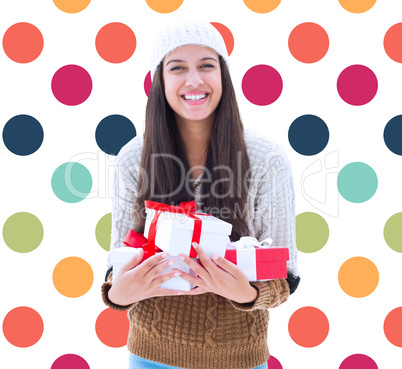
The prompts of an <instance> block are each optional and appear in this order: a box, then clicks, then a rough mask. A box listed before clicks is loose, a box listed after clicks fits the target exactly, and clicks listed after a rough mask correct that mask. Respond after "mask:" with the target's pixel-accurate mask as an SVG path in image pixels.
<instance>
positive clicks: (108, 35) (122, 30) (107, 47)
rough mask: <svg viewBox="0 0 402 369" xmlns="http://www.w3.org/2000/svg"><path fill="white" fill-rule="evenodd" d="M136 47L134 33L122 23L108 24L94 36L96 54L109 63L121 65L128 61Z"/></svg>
mask: <svg viewBox="0 0 402 369" xmlns="http://www.w3.org/2000/svg"><path fill="white" fill-rule="evenodd" d="M136 45H137V40H136V38H135V34H134V32H133V31H132V30H131V28H130V27H128V26H126V25H125V24H123V23H118V22H114V23H109V24H106V25H105V26H103V27H102V28H101V29H100V31H99V32H98V34H97V35H96V40H95V46H96V50H97V52H98V54H99V55H100V56H101V58H103V59H104V60H106V61H108V62H110V63H122V62H125V61H126V60H128V59H130V58H131V56H132V55H133V54H134V51H135V48H136Z"/></svg>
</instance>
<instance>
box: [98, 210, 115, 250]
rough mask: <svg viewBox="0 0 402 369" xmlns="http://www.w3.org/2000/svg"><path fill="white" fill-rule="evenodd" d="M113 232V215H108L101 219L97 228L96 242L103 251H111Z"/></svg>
mask: <svg viewBox="0 0 402 369" xmlns="http://www.w3.org/2000/svg"><path fill="white" fill-rule="evenodd" d="M111 232H112V213H108V214H106V215H104V216H103V217H102V218H100V219H99V222H98V224H97V225H96V228H95V236H96V241H98V243H99V246H100V247H102V249H104V250H106V251H109V250H110V240H111Z"/></svg>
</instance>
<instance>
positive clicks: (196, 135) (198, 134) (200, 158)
mask: <svg viewBox="0 0 402 369" xmlns="http://www.w3.org/2000/svg"><path fill="white" fill-rule="evenodd" d="M214 119H215V115H214V114H213V115H212V116H210V117H208V118H206V119H203V120H187V119H184V118H182V117H181V116H179V115H177V114H176V123H177V128H178V130H179V132H180V136H181V139H182V141H183V144H184V148H185V150H186V153H187V157H188V160H189V162H190V165H191V166H193V165H204V164H205V159H206V151H207V147H208V143H209V140H210V137H211V131H212V125H213V122H214Z"/></svg>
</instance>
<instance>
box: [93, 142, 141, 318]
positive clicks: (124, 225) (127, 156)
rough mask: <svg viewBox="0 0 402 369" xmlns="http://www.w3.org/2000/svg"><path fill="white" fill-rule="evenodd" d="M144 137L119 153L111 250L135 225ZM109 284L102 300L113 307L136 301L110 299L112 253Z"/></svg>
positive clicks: (103, 290)
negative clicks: (114, 301) (121, 301)
mask: <svg viewBox="0 0 402 369" xmlns="http://www.w3.org/2000/svg"><path fill="white" fill-rule="evenodd" d="M141 150H142V146H141V139H140V138H139V137H135V138H134V139H133V140H131V141H130V142H129V143H128V144H127V145H125V146H124V147H123V148H122V149H121V150H120V152H119V155H118V156H117V158H116V162H115V166H114V180H113V198H112V234H111V243H110V249H115V248H119V247H122V246H124V244H123V240H124V237H125V236H126V234H127V232H128V230H129V229H133V228H134V227H135V224H134V210H135V208H134V207H135V201H136V196H137V186H138V173H139V165H140V164H139V163H140V159H141ZM107 267H108V268H109V269H108V271H107V273H106V278H105V283H103V284H102V287H101V292H102V300H103V302H104V303H105V304H106V305H107V306H109V307H110V308H112V309H115V310H128V309H129V308H131V307H132V306H133V305H135V303H134V304H131V305H127V306H120V305H116V304H114V303H113V302H112V301H110V299H109V296H108V292H109V290H110V288H111V287H112V277H113V270H112V269H113V268H112V263H111V260H110V252H109V254H108V258H107Z"/></svg>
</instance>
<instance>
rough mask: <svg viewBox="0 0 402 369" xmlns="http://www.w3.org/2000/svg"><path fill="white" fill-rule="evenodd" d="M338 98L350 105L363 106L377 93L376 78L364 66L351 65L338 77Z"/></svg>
mask: <svg viewBox="0 0 402 369" xmlns="http://www.w3.org/2000/svg"><path fill="white" fill-rule="evenodd" d="M337 88H338V93H339V96H340V97H341V98H342V99H343V100H344V101H345V102H347V103H348V104H350V105H364V104H367V103H368V102H370V101H371V100H372V99H373V98H374V96H375V95H376V93H377V89H378V81H377V77H376V76H375V74H374V73H373V71H372V70H371V69H370V68H367V67H365V66H364V65H351V66H350V67H347V68H345V69H344V70H343V71H342V73H341V74H340V75H339V77H338V83H337Z"/></svg>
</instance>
